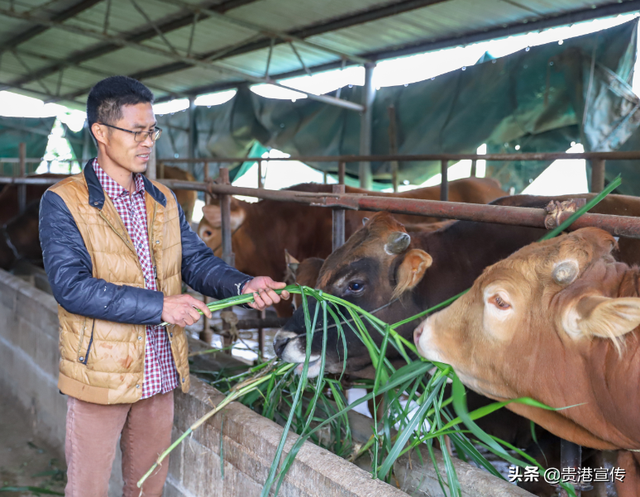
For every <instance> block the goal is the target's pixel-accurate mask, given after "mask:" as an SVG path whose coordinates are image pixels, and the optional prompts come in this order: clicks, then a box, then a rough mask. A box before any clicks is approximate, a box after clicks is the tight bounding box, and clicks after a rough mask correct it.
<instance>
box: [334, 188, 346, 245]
mask: <svg viewBox="0 0 640 497" xmlns="http://www.w3.org/2000/svg"><path fill="white" fill-rule="evenodd" d="M332 191H333V193H344V191H345V187H344V185H333V186H332ZM344 214H345V211H344V209H333V219H332V220H333V223H332V231H333V236H332V252H335V250H336V249H338V248H340V247H342V246H343V245H344V238H345V236H344V218H345V215H344Z"/></svg>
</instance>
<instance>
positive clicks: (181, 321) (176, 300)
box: [162, 293, 211, 327]
mask: <svg viewBox="0 0 640 497" xmlns="http://www.w3.org/2000/svg"><path fill="white" fill-rule="evenodd" d="M196 309H200V310H201V311H202V312H203V313H204V315H205V316H207V317H208V318H211V311H210V310H209V308H208V307H207V306H206V305H204V303H203V302H201V301H200V300H198V299H196V298H194V297H192V296H191V295H187V294H186V293H185V294H184V295H172V296H171V297H165V298H164V303H163V304H162V321H166V322H167V323H169V324H177V325H178V326H181V327H185V326H188V325H190V324H193V323H195V322H196V321H197V320H198V319H200V313H199V312H198V311H197V310H196Z"/></svg>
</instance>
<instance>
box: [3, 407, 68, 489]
mask: <svg viewBox="0 0 640 497" xmlns="http://www.w3.org/2000/svg"><path fill="white" fill-rule="evenodd" d="M0 399H2V397H0ZM28 419H29V416H27V415H26V413H25V412H24V411H21V410H18V409H16V408H15V404H14V403H13V402H7V400H6V399H2V400H0V496H2V497H4V496H5V495H6V496H7V497H14V496H15V497H18V496H25V497H26V496H33V495H64V485H65V481H66V473H65V469H66V467H65V465H64V459H63V458H62V457H61V454H58V453H57V451H54V450H52V449H51V448H50V447H47V445H46V444H44V443H43V442H42V441H41V440H38V439H37V438H34V436H33V427H32V426H31V425H30V423H29V422H28V421H27V420H28ZM28 487H32V488H31V489H29V488H28Z"/></svg>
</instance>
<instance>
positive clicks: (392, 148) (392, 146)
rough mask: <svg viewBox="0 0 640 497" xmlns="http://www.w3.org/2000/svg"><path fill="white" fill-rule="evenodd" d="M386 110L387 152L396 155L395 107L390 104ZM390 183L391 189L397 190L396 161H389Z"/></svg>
mask: <svg viewBox="0 0 640 497" xmlns="http://www.w3.org/2000/svg"><path fill="white" fill-rule="evenodd" d="M387 110H388V111H389V153H390V154H391V155H396V154H397V153H398V138H397V132H396V108H395V107H394V106H393V105H390V106H389V107H388V108H387ZM391 183H392V184H393V191H394V192H397V191H398V161H397V160H392V161H391Z"/></svg>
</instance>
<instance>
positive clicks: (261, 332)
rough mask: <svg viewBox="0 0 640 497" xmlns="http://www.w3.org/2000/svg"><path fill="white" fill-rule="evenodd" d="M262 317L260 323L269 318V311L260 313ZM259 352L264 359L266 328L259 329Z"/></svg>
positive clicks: (264, 310)
mask: <svg viewBox="0 0 640 497" xmlns="http://www.w3.org/2000/svg"><path fill="white" fill-rule="evenodd" d="M258 314H259V315H260V322H264V319H265V318H266V317H267V310H266V309H262V310H261V311H258ZM258 351H259V353H260V357H264V328H262V326H259V327H258Z"/></svg>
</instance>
